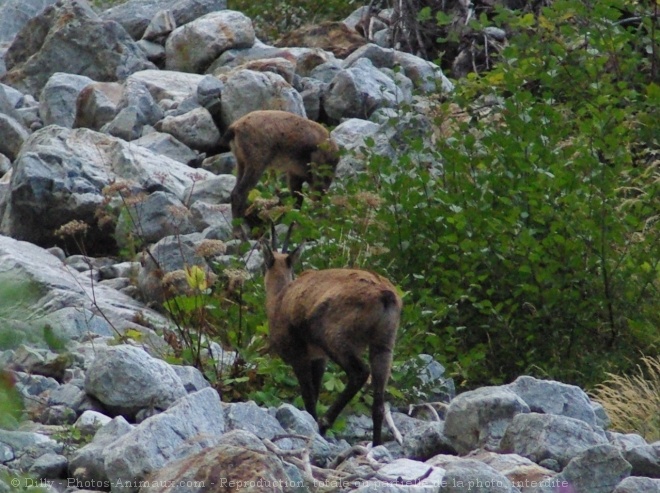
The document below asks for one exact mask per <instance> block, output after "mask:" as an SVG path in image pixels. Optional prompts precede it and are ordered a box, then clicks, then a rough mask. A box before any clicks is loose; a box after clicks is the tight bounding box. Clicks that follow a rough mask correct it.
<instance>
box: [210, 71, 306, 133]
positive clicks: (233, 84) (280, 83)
mask: <svg viewBox="0 0 660 493" xmlns="http://www.w3.org/2000/svg"><path fill="white" fill-rule="evenodd" d="M256 110H283V111H289V112H291V113H295V114H297V115H301V116H306V115H305V105H304V104H303V100H302V96H301V95H300V93H299V92H298V91H296V90H295V89H294V88H293V87H291V86H290V85H289V84H288V83H287V82H286V81H285V80H284V79H283V78H282V77H281V76H279V75H277V74H274V73H272V72H256V71H254V70H238V71H236V72H232V73H231V74H230V75H229V76H228V77H227V79H226V80H225V85H224V89H223V92H222V113H221V114H222V124H223V126H224V128H226V127H228V126H229V125H230V124H231V123H232V122H234V121H235V120H237V119H239V118H240V117H242V116H243V115H247V114H248V113H250V112H252V111H256ZM224 128H223V130H224Z"/></svg>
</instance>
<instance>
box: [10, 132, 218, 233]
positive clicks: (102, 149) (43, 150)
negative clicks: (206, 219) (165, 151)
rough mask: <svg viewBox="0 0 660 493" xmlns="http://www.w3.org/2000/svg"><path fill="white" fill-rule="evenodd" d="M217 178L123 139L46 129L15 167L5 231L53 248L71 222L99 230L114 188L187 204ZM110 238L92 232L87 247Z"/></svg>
mask: <svg viewBox="0 0 660 493" xmlns="http://www.w3.org/2000/svg"><path fill="white" fill-rule="evenodd" d="M211 176H213V175H212V174H211V173H208V172H207V171H204V170H195V171H192V170H190V168H188V167H187V166H185V165H183V164H181V163H178V162H176V161H173V160H171V159H168V158H166V157H164V156H159V155H156V154H154V153H152V152H150V151H149V150H147V149H144V148H143V147H140V146H131V145H130V144H127V143H126V142H125V141H123V140H121V139H117V138H114V137H110V136H107V135H104V134H100V133H96V132H93V131H90V130H86V129H76V130H68V129H65V128H62V127H56V126H49V127H45V128H43V129H41V130H39V131H37V132H35V133H34V134H33V135H32V136H30V138H29V139H28V141H27V142H26V143H25V145H24V146H23V149H22V152H21V155H20V156H19V157H18V158H17V160H16V162H15V163H14V171H13V173H12V176H11V191H10V194H9V196H8V197H6V200H7V202H8V207H7V208H6V209H5V214H4V217H3V218H2V223H1V225H0V231H1V232H2V233H4V234H7V235H10V236H12V237H15V238H18V239H24V240H28V241H31V242H33V243H37V244H39V243H51V244H52V242H53V241H56V239H55V238H54V236H53V232H54V231H55V230H56V229H57V228H58V227H59V226H61V225H63V224H66V223H68V222H69V221H71V220H74V219H77V220H80V221H83V222H85V223H87V224H90V225H92V226H94V225H96V224H97V219H96V213H97V211H98V209H99V207H100V206H102V205H103V206H105V205H106V204H107V203H106V197H105V196H104V194H103V189H104V187H105V186H107V185H110V184H111V183H113V182H116V181H124V182H128V183H131V182H132V183H133V184H137V185H138V186H140V187H142V188H143V189H144V190H149V191H150V192H153V191H164V192H169V193H170V194H172V195H174V196H175V197H177V198H178V199H179V200H183V199H185V197H184V195H183V192H184V190H185V188H186V187H187V186H188V185H190V184H192V183H193V181H201V180H203V179H205V178H210V177H211ZM117 204H118V207H121V206H123V202H117ZM0 209H1V207H0ZM110 235H111V231H107V230H103V229H101V228H98V227H96V228H95V227H91V228H89V230H88V231H87V235H86V241H90V242H91V243H94V242H95V241H101V242H106V241H111V240H110V239H109V238H108V236H110Z"/></svg>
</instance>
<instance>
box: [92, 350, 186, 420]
mask: <svg viewBox="0 0 660 493" xmlns="http://www.w3.org/2000/svg"><path fill="white" fill-rule="evenodd" d="M85 391H86V392H87V393H88V394H89V395H91V396H93V397H95V398H97V399H98V400H99V401H100V402H101V403H102V404H103V405H104V406H105V407H106V408H107V409H108V410H110V411H111V412H113V413H116V414H122V415H124V416H126V417H128V418H133V417H134V416H135V414H136V413H137V412H138V411H139V410H141V409H144V408H155V409H160V410H165V409H167V408H168V407H169V406H170V405H172V403H173V402H174V401H175V400H176V399H178V398H179V397H181V396H184V395H185V394H186V389H185V388H184V387H183V383H182V382H181V380H180V379H179V377H178V376H177V374H176V372H175V371H174V370H173V369H172V367H171V366H170V365H168V364H167V363H165V362H164V361H162V360H159V359H156V358H152V357H151V356H149V354H148V353H147V352H146V351H144V350H143V349H139V348H135V347H132V346H112V347H109V348H106V349H104V350H101V351H100V352H99V354H98V355H97V356H96V358H95V359H94V361H93V362H92V364H91V366H90V367H89V368H88V370H87V375H86V377H85Z"/></svg>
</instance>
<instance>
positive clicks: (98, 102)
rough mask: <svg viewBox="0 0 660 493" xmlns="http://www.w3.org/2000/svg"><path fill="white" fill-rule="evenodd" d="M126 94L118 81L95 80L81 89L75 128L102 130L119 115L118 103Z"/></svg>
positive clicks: (74, 123) (77, 101)
mask: <svg viewBox="0 0 660 493" xmlns="http://www.w3.org/2000/svg"><path fill="white" fill-rule="evenodd" d="M123 95H124V85H123V84H119V83H118V82H93V83H91V84H88V85H86V86H85V87H83V88H82V89H81V90H80V93H79V94H78V98H77V100H76V113H75V115H76V116H75V119H74V122H73V127H74V128H89V129H91V130H101V128H102V127H103V126H104V125H106V124H108V123H110V122H111V121H112V120H113V119H114V118H115V116H116V115H117V105H118V104H119V101H121V99H122V97H123Z"/></svg>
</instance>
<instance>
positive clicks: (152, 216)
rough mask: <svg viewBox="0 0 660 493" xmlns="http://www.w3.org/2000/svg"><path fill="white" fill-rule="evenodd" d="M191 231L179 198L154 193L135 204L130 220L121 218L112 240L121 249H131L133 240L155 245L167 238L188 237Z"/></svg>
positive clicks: (187, 214) (126, 215)
mask: <svg viewBox="0 0 660 493" xmlns="http://www.w3.org/2000/svg"><path fill="white" fill-rule="evenodd" d="M136 218H138V221H139V222H136ZM194 230H195V227H194V225H193V224H192V222H191V220H190V213H189V211H188V209H187V208H186V207H185V206H184V205H183V203H182V202H181V201H180V200H179V199H178V198H176V197H175V196H173V195H172V194H169V193H166V192H154V193H152V194H150V195H148V196H146V197H145V198H144V199H143V200H141V201H140V202H137V203H136V204H135V205H134V207H133V211H132V214H131V215H130V216H129V215H128V214H123V215H121V216H120V217H119V220H118V221H117V226H116V228H115V238H116V241H117V244H118V245H119V246H120V247H122V248H123V247H128V246H130V245H131V244H132V243H133V242H134V239H135V238H140V239H141V240H142V241H144V242H146V243H155V242H157V241H159V240H161V239H163V238H165V237H166V236H172V235H178V234H188V233H192V232H193V231H194Z"/></svg>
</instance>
